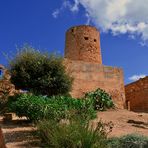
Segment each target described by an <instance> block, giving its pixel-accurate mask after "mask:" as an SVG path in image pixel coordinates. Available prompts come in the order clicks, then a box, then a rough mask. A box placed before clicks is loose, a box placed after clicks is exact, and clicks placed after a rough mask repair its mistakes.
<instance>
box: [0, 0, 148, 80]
mask: <svg viewBox="0 0 148 148" xmlns="http://www.w3.org/2000/svg"><path fill="white" fill-rule="evenodd" d="M128 1H129V0H121V1H120V0H112V2H111V1H110V2H109V1H108V2H109V3H107V1H106V3H105V2H103V1H102V0H92V1H89V0H70V1H69V0H56V1H54V0H0V64H4V65H7V64H8V62H7V59H6V56H4V55H3V53H5V54H8V55H9V56H11V55H13V54H15V52H16V46H18V47H19V46H23V44H24V43H28V44H30V45H32V46H33V47H35V48H38V49H40V50H48V51H49V52H51V51H57V52H59V53H61V54H63V52H64V44H65V32H66V30H67V29H68V28H70V27H71V26H75V25H81V24H89V25H93V26H95V27H97V28H98V29H99V30H100V32H101V50H102V57H103V64H104V65H110V66H118V67H121V68H123V70H124V76H125V78H124V79H125V83H129V82H131V81H132V80H136V79H137V77H138V76H141V75H142V76H143V75H148V44H147V40H148V25H147V23H148V18H146V17H148V8H145V7H144V6H146V4H144V5H142V4H140V5H138V7H137V5H136V3H137V4H138V2H139V1H138V0H135V1H133V0H131V1H133V3H129V2H128ZM119 2H121V3H119ZM123 2H124V3H123ZM142 2H146V3H147V4H148V1H147V0H141V3H142ZM130 5H132V7H131V6H130ZM134 5H135V6H134ZM128 7H130V10H129V9H128ZM125 8H126V9H125ZM132 8H133V10H132ZM139 11H140V15H137V14H139V13H138V12H139ZM117 14H118V15H117ZM144 15H145V16H144Z"/></svg>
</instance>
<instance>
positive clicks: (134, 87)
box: [125, 76, 148, 112]
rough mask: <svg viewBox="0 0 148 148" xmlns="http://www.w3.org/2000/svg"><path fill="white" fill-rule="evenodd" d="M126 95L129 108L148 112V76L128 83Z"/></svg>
mask: <svg viewBox="0 0 148 148" xmlns="http://www.w3.org/2000/svg"><path fill="white" fill-rule="evenodd" d="M125 95H126V105H127V108H128V109H129V110H132V111H144V112H148V76H147V77H145V78H143V79H140V80H138V81H136V82H133V83H131V84H128V85H126V86H125Z"/></svg>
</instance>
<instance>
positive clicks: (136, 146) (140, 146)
mask: <svg viewBox="0 0 148 148" xmlns="http://www.w3.org/2000/svg"><path fill="white" fill-rule="evenodd" d="M119 141H120V144H121V147H122V148H127V147H128V148H144V147H145V148H146V147H148V137H145V136H141V135H137V134H129V135H126V136H123V137H121V138H120V140H119Z"/></svg>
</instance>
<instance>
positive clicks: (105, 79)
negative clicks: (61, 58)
mask: <svg viewBox="0 0 148 148" xmlns="http://www.w3.org/2000/svg"><path fill="white" fill-rule="evenodd" d="M65 65H66V67H67V71H68V72H69V73H70V74H71V75H72V76H73V78H74V82H73V85H72V91H71V95H72V96H73V97H76V98H80V97H83V96H84V94H85V93H86V92H90V91H94V90H95V89H97V88H101V89H104V90H105V91H106V92H108V93H109V94H110V95H111V96H112V98H113V101H114V103H115V105H116V106H117V107H118V108H124V106H125V89H124V80H123V71H122V69H121V68H117V67H111V66H105V65H102V56H101V49H100V33H99V31H98V30H97V29H96V28H95V27H91V26H86V25H82V26H75V27H72V28H70V29H69V30H68V31H67V32H66V41H65Z"/></svg>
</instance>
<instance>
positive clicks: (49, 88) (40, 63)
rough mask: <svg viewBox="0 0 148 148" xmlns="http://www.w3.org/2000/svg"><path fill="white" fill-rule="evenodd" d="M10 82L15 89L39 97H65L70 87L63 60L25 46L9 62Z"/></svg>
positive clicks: (70, 83) (70, 82)
mask: <svg viewBox="0 0 148 148" xmlns="http://www.w3.org/2000/svg"><path fill="white" fill-rule="evenodd" d="M9 65H10V73H11V82H12V83H13V84H14V85H15V86H16V88H17V89H23V90H28V91H31V92H33V93H35V94H41V95H47V96H52V95H65V94H67V93H68V92H69V91H70V89H71V85H72V78H71V77H70V76H69V75H68V74H67V73H66V71H65V66H64V65H63V58H62V57H60V56H56V55H54V54H50V55H49V54H48V53H41V52H40V51H39V50H36V49H34V48H33V47H31V46H28V45H25V46H23V47H22V48H20V49H19V51H18V53H17V54H16V55H15V56H14V57H13V58H12V59H11V60H10V64H9Z"/></svg>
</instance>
